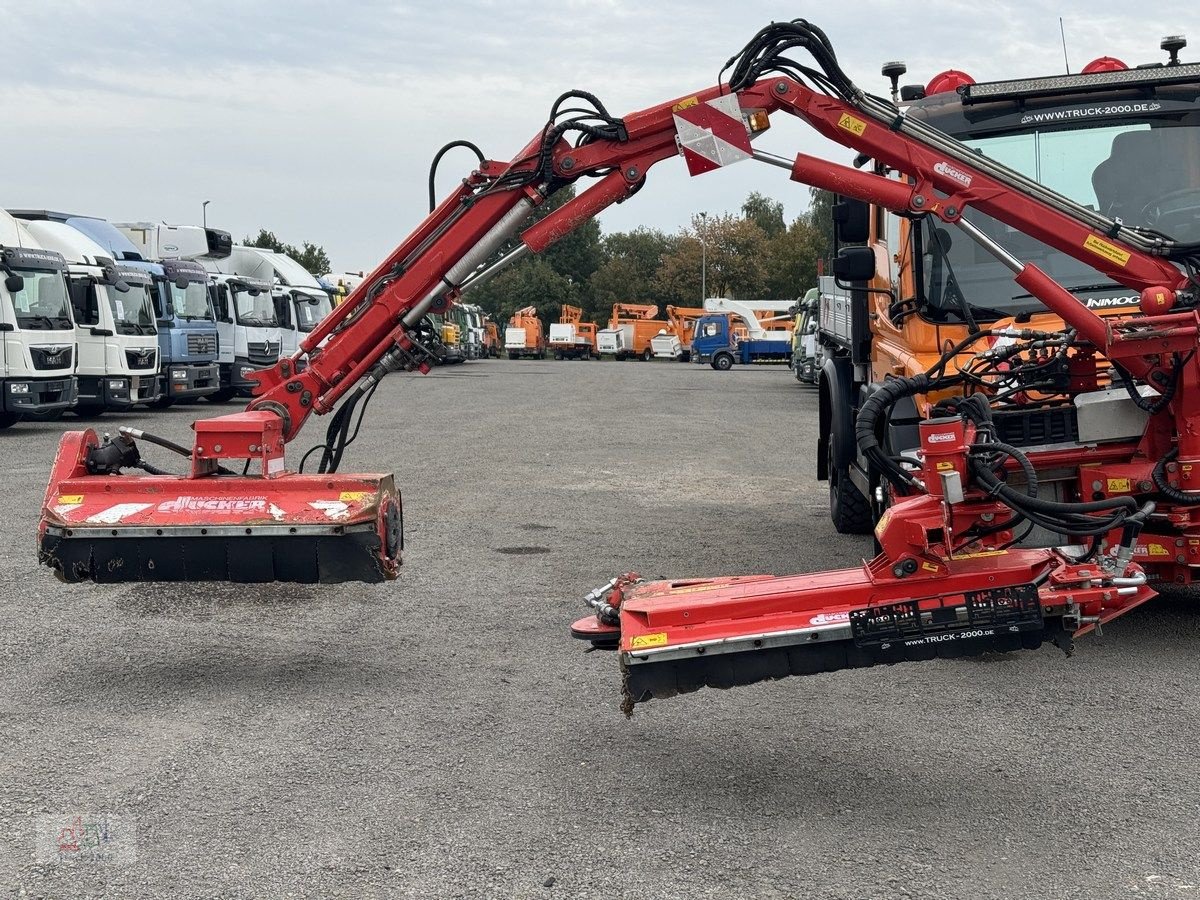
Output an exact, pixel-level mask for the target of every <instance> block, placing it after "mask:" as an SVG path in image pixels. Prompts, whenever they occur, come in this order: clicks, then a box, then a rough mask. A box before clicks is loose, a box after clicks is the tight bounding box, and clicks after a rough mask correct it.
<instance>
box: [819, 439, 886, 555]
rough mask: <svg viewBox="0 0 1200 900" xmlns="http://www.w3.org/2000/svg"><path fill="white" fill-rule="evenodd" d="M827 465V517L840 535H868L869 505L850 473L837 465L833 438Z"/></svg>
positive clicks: (871, 522) (872, 525)
mask: <svg viewBox="0 0 1200 900" xmlns="http://www.w3.org/2000/svg"><path fill="white" fill-rule="evenodd" d="M826 453H827V459H828V465H829V517H830V518H831V519H832V520H833V527H834V528H836V529H837V530H838V532H840V533H841V534H870V533H871V531H872V529H873V527H874V519H873V518H872V516H871V504H870V503H869V502H868V501H867V498H866V497H864V496H863V495H862V491H860V490H859V489H858V488H857V487H856V486H855V484H854V482H853V481H851V480H850V473H849V472H847V471H846V470H845V469H844V468H841V467H839V466H838V464H837V459H836V457H835V456H834V452H833V437H832V435H831V436H830V438H829V443H828V447H827V450H826Z"/></svg>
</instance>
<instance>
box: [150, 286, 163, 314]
mask: <svg viewBox="0 0 1200 900" xmlns="http://www.w3.org/2000/svg"><path fill="white" fill-rule="evenodd" d="M150 299H151V300H152V301H153V302H154V316H155V318H157V319H165V318H167V304H166V302H165V300H166V291H165V290H163V286H162V283H161V282H159V281H158V279H155V280H154V281H152V282H150Z"/></svg>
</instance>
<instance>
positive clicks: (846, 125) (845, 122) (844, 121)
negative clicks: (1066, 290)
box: [838, 113, 1129, 256]
mask: <svg viewBox="0 0 1200 900" xmlns="http://www.w3.org/2000/svg"><path fill="white" fill-rule="evenodd" d="M838 128H841V129H842V130H843V131H849V132H850V133H851V134H857V135H858V136H859V137H862V133H863V132H864V131H866V130H867V123H866V122H864V121H863V120H862V119H856V118H854V116H852V115H850V113H842V117H841V118H840V119H838ZM1125 255H1126V256H1128V255H1129V254H1128V253H1127V254H1125Z"/></svg>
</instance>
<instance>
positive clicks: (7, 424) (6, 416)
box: [0, 412, 21, 429]
mask: <svg viewBox="0 0 1200 900" xmlns="http://www.w3.org/2000/svg"><path fill="white" fill-rule="evenodd" d="M19 421H21V414H20V413H13V412H0V429H4V428H12V426H14V425H16V424H17V422H19Z"/></svg>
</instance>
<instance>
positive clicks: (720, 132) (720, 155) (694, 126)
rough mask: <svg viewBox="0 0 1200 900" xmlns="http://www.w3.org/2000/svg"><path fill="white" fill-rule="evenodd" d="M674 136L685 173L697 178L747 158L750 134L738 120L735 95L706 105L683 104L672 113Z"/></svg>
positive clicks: (738, 110) (738, 113) (740, 109)
mask: <svg viewBox="0 0 1200 900" xmlns="http://www.w3.org/2000/svg"><path fill="white" fill-rule="evenodd" d="M674 117H675V137H676V140H677V141H678V142H679V150H680V152H681V153H683V159H684V161H685V162H686V163H687V167H688V174H690V175H701V174H703V173H704V172H711V171H712V170H713V169H719V168H721V166H727V165H729V164H730V163H735V162H741V161H742V160H743V159H749V158H750V132H749V131H747V130H746V124H745V122H743V121H742V108H741V106H740V105H739V104H738V99H737V95H735V94H726V95H725V96H723V97H717V98H715V99H713V100H709V101H708V102H707V103H694V104H693V105H691V106H688V105H686V101H685V102H684V103H681V104H679V106H678V107H677V108H676V109H675V111H674Z"/></svg>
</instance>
